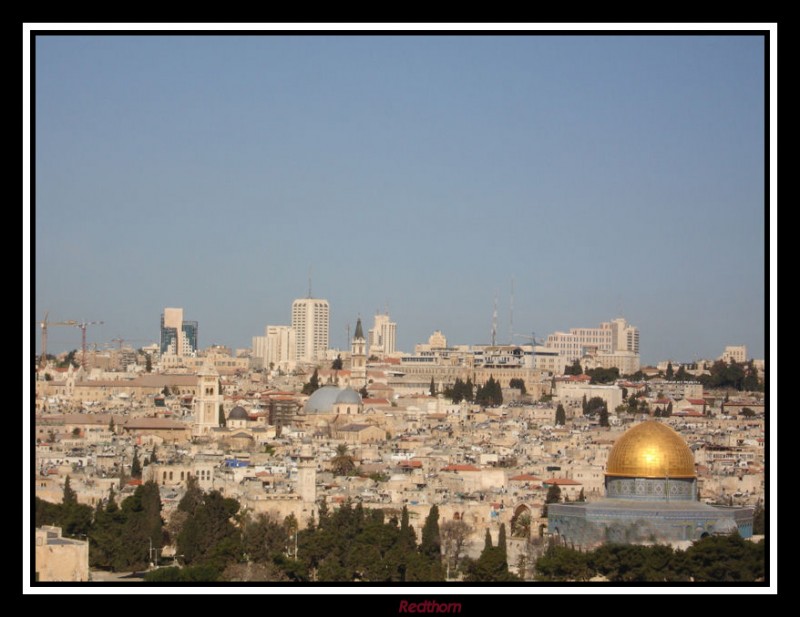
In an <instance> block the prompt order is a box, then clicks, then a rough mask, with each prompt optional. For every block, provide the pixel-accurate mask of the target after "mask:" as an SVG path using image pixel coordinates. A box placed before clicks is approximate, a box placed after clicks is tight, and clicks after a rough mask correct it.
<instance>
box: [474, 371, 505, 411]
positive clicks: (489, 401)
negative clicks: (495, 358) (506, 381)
mask: <svg viewBox="0 0 800 617" xmlns="http://www.w3.org/2000/svg"><path fill="white" fill-rule="evenodd" d="M475 402H476V403H478V404H480V405H484V406H490V405H502V404H503V391H502V388H501V387H500V382H498V381H495V379H494V377H493V376H492V375H489V379H488V380H487V381H486V383H485V384H483V386H481V387H479V388H478V391H477V392H476V393H475Z"/></svg>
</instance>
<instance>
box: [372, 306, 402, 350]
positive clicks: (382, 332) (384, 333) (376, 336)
mask: <svg viewBox="0 0 800 617" xmlns="http://www.w3.org/2000/svg"><path fill="white" fill-rule="evenodd" d="M396 350H397V324H396V323H395V322H393V321H390V318H389V315H388V313H387V314H378V315H375V325H374V326H373V327H372V329H371V330H370V331H369V354H370V355H371V356H378V357H379V358H383V357H385V356H387V355H390V354H393V353H394V352H395V351H396Z"/></svg>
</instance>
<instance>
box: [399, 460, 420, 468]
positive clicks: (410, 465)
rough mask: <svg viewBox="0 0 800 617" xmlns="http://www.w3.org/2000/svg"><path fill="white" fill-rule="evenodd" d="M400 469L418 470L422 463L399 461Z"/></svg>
mask: <svg viewBox="0 0 800 617" xmlns="http://www.w3.org/2000/svg"><path fill="white" fill-rule="evenodd" d="M399 466H400V467H404V468H411V469H419V468H420V467H422V461H400V465H399Z"/></svg>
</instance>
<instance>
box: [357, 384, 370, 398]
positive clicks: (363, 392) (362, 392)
mask: <svg viewBox="0 0 800 617" xmlns="http://www.w3.org/2000/svg"><path fill="white" fill-rule="evenodd" d="M358 393H359V394H360V395H361V398H362V399H365V398H369V391H368V390H367V386H361V389H360V390H359V391H358Z"/></svg>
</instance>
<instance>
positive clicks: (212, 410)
mask: <svg viewBox="0 0 800 617" xmlns="http://www.w3.org/2000/svg"><path fill="white" fill-rule="evenodd" d="M221 402H222V397H221V396H220V394H219V374H218V373H217V371H215V370H214V369H213V368H212V367H210V366H207V365H206V366H204V367H203V368H201V369H200V371H199V372H198V373H197V392H196V393H195V397H194V426H193V427H192V435H193V436H195V437H197V436H199V435H206V434H207V433H208V432H209V431H210V430H211V429H212V428H217V427H219V405H220V403H221Z"/></svg>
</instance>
